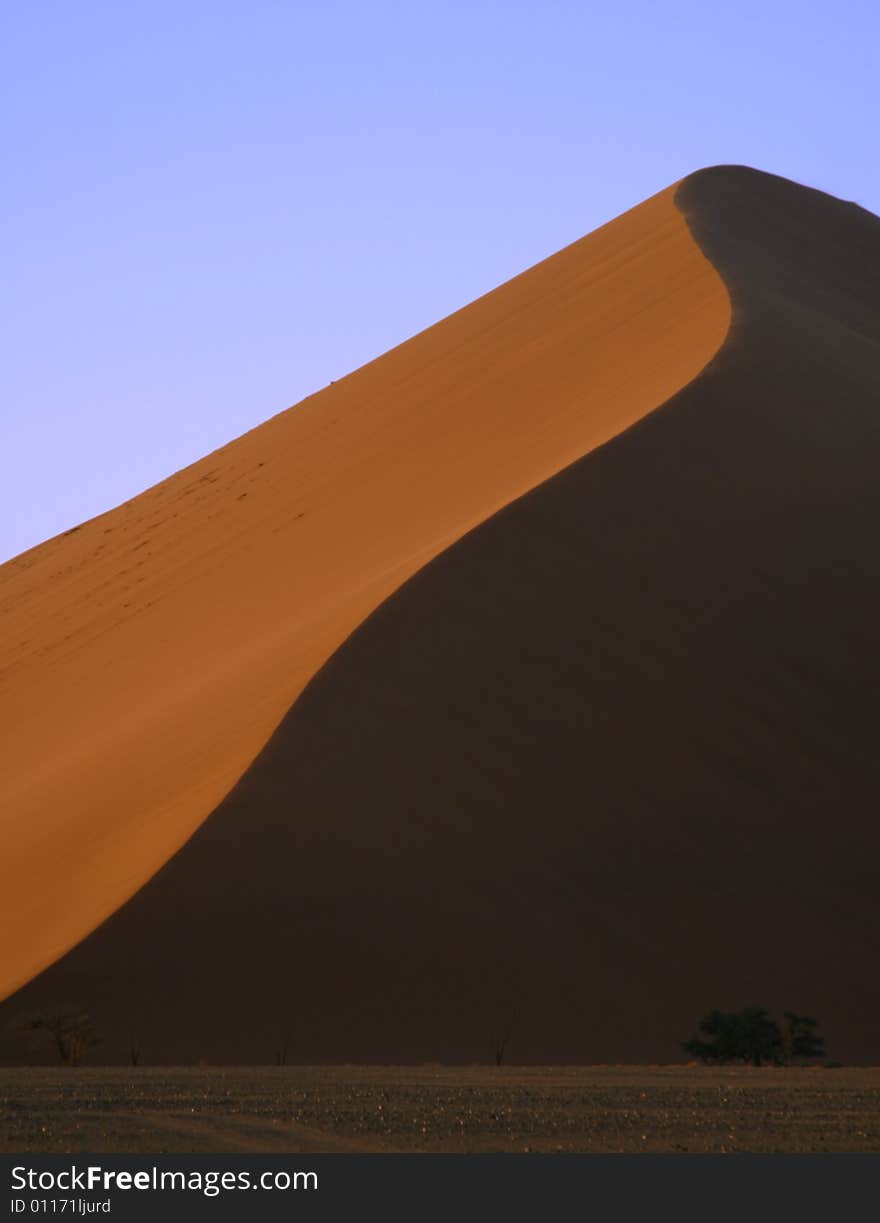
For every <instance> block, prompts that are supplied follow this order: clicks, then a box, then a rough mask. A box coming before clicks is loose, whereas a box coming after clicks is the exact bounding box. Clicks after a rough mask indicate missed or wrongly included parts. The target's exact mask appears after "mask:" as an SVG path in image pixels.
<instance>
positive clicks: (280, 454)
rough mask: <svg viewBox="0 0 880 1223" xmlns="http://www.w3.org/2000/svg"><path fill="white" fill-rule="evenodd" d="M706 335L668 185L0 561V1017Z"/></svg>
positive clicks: (686, 375) (703, 306)
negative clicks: (383, 639) (334, 670)
mask: <svg viewBox="0 0 880 1223" xmlns="http://www.w3.org/2000/svg"><path fill="white" fill-rule="evenodd" d="M729 321H730V303H729V298H728V295H727V292H726V290H725V288H724V285H723V283H722V281H721V279H720V278H719V276H718V274H717V272H716V271H715V270H714V268H713V267H712V265H711V263H710V262H709V261H708V260H707V259H706V258H705V256H704V255H703V254H702V253H701V251H700V249H699V247H698V245H697V244H696V242H695V241H694V239H693V237H692V235H691V234H690V231H689V230H688V227H687V225H686V223H685V221H684V219H683V218H682V216H681V214H680V213H679V211H678V210H677V209H676V207H675V204H674V189H672V188H671V189H669V190H667V191H664V192H661V193H660V194H659V195H657V196H655V197H653V198H652V199H650V200H648V201H646V202H645V203H643V204H641V205H640V206H639V207H638V208H635V209H633V210H632V211H631V212H629V213H627V214H626V215H624V216H622V217H620V218H618V219H617V220H616V221H614V222H612V223H611V224H609V225H607V226H604V227H603V228H602V229H600V230H597V231H596V232H595V233H593V234H591V235H589V236H588V237H586V238H584V239H582V240H581V241H579V242H576V243H574V244H573V245H572V246H570V247H568V248H567V249H566V250H564V251H561V252H560V253H559V254H557V255H554V256H552V257H551V258H550V259H548V260H546V261H545V262H543V263H541V264H539V265H537V266H536V267H534V268H532V269H530V270H529V271H527V272H525V273H523V274H522V275H521V276H518V277H516V278H515V279H514V280H512V281H510V282H508V283H507V284H505V285H503V286H502V287H501V288H499V289H496V290H495V291H493V292H492V293H490V294H488V295H487V296H485V297H483V298H481V299H479V300H478V301H476V302H474V303H472V304H471V305H470V306H468V307H466V308H465V309H464V310H461V311H459V312H458V313H457V314H454V315H452V316H450V317H449V318H448V319H445V320H444V321H442V322H440V323H438V324H436V325H435V326H433V327H431V328H429V329H428V330H427V331H425V332H423V333H421V334H420V335H418V336H416V337H414V338H413V339H411V340H409V341H407V342H406V343H405V344H403V345H401V346H400V347H399V348H397V349H394V350H393V351H392V352H390V353H388V354H386V355H385V356H383V357H381V358H379V359H378V360H377V361H374V362H372V363H371V364H370V365H367V366H365V367H364V368H362V369H360V370H358V371H356V372H355V373H353V374H351V375H349V376H348V377H346V378H344V379H342V380H341V381H339V382H337V383H335V384H333V385H331V386H330V387H328V388H327V389H325V390H324V391H322V392H320V393H319V394H317V395H314V396H312V397H311V398H309V399H308V400H306V401H304V402H303V403H301V404H299V405H298V406H297V407H295V408H292V409H290V410H288V411H287V412H284V413H282V414H281V415H279V416H277V417H275V418H274V419H273V420H271V421H269V422H267V423H266V424H265V425H262V426H260V427H259V428H257V429H255V430H254V431H253V432H251V433H249V434H247V435H245V436H244V437H242V438H239V439H238V440H237V441H235V442H233V443H231V444H230V445H229V446H227V447H225V448H223V449H221V450H218V451H217V452H216V453H214V454H212V455H209V456H208V457H207V458H206V459H204V460H202V461H201V462H199V463H197V464H195V465H194V466H192V467H189V468H187V469H186V470H185V471H182V472H179V473H178V474H177V475H175V476H173V477H171V478H170V479H169V480H166V481H165V482H163V483H162V484H159V485H157V486H156V487H154V488H152V489H150V490H148V491H147V492H145V493H143V494H142V495H141V496H139V497H136V498H135V499H134V500H132V501H130V502H128V503H127V504H125V505H123V506H120V507H119V508H118V509H116V510H113V511H112V512H110V513H108V514H105V515H103V516H102V517H100V518H97V519H94V520H93V521H91V522H88V523H85V524H84V525H83V526H81V527H79V528H75V529H74V530H73V531H72V532H68V533H67V534H66V535H64V536H60V537H58V538H56V539H53V540H51V541H50V542H48V543H46V544H44V545H42V546H40V547H38V548H35V549H33V550H32V551H30V552H28V553H25V554H24V555H23V556H21V557H19V558H17V559H16V560H15V561H12V562H10V563H8V564H7V565H4V566H3V567H2V568H0V833H2V838H3V853H2V858H0V940H2V945H0V997H2V996H4V995H5V994H8V993H9V992H10V991H12V990H13V989H15V988H16V987H17V986H19V985H20V984H22V982H24V981H26V980H27V979H29V978H30V977H32V976H33V975H34V974H35V973H37V972H38V971H39V970H40V969H42V968H43V967H44V966H45V965H46V964H48V963H50V962H51V961H52V960H54V959H56V958H57V957H58V956H59V955H61V954H62V953H63V952H65V951H66V950H67V949H68V948H69V947H71V946H72V945H73V944H74V943H76V942H77V941H78V940H79V939H81V938H82V937H83V936H84V935H85V934H87V933H88V932H89V931H90V930H92V929H93V928H94V927H95V926H96V925H97V924H98V923H99V922H100V921H101V920H103V919H104V918H105V917H106V916H107V915H108V914H109V913H110V912H112V911H113V910H114V909H116V908H117V907H118V906H119V905H120V904H121V903H123V902H124V901H125V900H126V899H127V898H128V897H129V896H130V895H131V894H132V893H133V892H134V891H135V890H136V889H137V888H138V887H139V886H140V885H141V884H143V883H144V882H145V880H147V879H148V878H149V877H150V876H151V875H152V874H153V873H154V872H155V871H156V870H157V869H158V868H159V867H160V866H162V864H163V863H164V862H165V861H166V860H167V859H168V858H169V857H170V856H171V855H172V854H173V853H174V852H175V851H176V850H177V849H178V848H179V847H180V845H181V844H183V843H184V842H185V841H186V839H187V837H189V835H190V834H191V833H192V831H193V830H194V829H195V828H196V827H197V826H198V825H199V823H200V822H201V821H202V820H203V819H204V818H205V817H206V816H207V815H208V814H209V813H210V812H211V811H212V810H213V809H214V808H215V807H216V806H217V804H218V803H219V802H220V801H221V799H222V798H223V797H224V795H226V794H227V793H228V792H229V790H230V788H231V787H232V785H233V784H234V783H235V781H236V780H237V779H238V778H239V776H240V775H241V774H242V773H243V771H244V770H245V769H246V768H247V766H248V765H249V764H250V763H251V761H252V760H253V759H254V757H255V756H256V755H257V753H258V752H259V751H260V749H261V748H263V747H264V746H265V744H266V742H267V740H268V738H269V736H270V735H271V734H272V732H273V731H274V729H275V728H276V727H277V725H278V724H279V722H280V721H281V719H282V718H283V716H284V714H285V713H286V712H287V710H288V709H289V708H290V706H291V704H292V703H293V702H294V700H295V699H296V697H297V695H298V694H299V693H300V692H301V690H302V688H303V686H304V685H305V683H306V682H307V681H308V680H309V678H310V677H311V676H312V675H313V674H314V673H315V672H316V671H317V670H318V669H319V667H320V666H321V665H322V664H323V663H324V662H325V661H326V659H327V658H328V657H329V656H330V655H331V654H332V652H333V651H334V649H335V648H336V647H337V646H338V645H339V644H340V642H341V641H343V640H344V639H345V637H346V636H347V635H348V634H349V633H350V632H351V631H352V630H353V629H354V628H356V627H357V625H358V624H359V623H360V622H361V621H362V620H363V619H364V618H365V617H366V616H367V615H368V614H369V613H370V612H371V611H372V610H373V609H374V608H375V607H376V606H377V605H378V604H379V603H381V602H382V600H383V599H384V598H385V597H386V596H387V595H388V594H390V593H391V592H392V591H393V590H394V589H395V588H397V587H398V586H399V585H400V584H401V583H402V582H403V581H405V580H406V578H407V577H409V576H410V575H411V574H412V573H414V572H415V571H416V570H417V569H418V568H419V567H420V566H422V565H424V564H425V562H426V561H428V560H429V559H430V558H431V557H433V556H435V555H436V554H437V553H438V552H440V551H442V550H443V549H444V548H445V547H447V546H448V545H449V544H450V543H451V542H452V541H454V540H455V539H457V538H459V537H460V536H461V535H463V534H464V533H465V532H466V531H468V530H469V529H470V528H472V527H473V526H474V525H476V524H478V523H480V522H481V521H483V520H485V519H486V518H487V517H488V516H490V515H491V514H492V513H494V512H495V511H496V510H498V509H499V508H500V507H501V506H503V505H505V504H507V503H508V502H510V501H511V500H513V499H515V498H517V497H518V496H520V495H521V494H522V493H523V492H524V491H526V490H527V489H529V488H532V487H534V486H535V485H537V484H540V483H541V482H542V481H544V480H545V479H547V478H548V477H549V476H550V475H552V474H553V473H555V472H558V471H559V470H560V469H562V468H564V467H565V466H566V465H568V464H569V463H571V462H572V461H573V460H574V459H577V458H578V457H580V456H581V455H583V454H584V453H586V452H587V451H589V450H591V449H592V448H593V447H595V446H596V445H598V444H600V443H602V442H604V441H606V440H607V439H608V438H609V437H611V436H612V435H614V434H615V433H618V432H619V431H620V430H622V429H624V428H626V427H627V426H628V425H630V424H632V422H633V421H635V420H637V419H638V418H639V417H641V416H643V415H644V414H645V413H646V412H650V411H652V410H653V409H654V408H656V407H657V406H658V405H659V404H661V403H662V402H663V401H664V400H665V399H666V398H668V396H669V395H671V394H673V393H674V392H675V391H676V390H677V389H678V388H679V387H680V386H682V385H683V384H684V383H686V382H687V381H689V380H690V379H691V378H693V377H694V376H695V375H696V374H697V373H698V372H699V370H700V369H701V368H702V367H703V366H704V365H705V364H706V362H707V361H709V360H710V359H711V357H712V356H713V354H714V353H715V352H716V351H717V349H718V347H719V346H720V344H721V343H722V341H723V339H724V336H725V334H726V331H727V327H728V325H729ZM297 818H298V817H297ZM248 836H249V833H248V832H247V830H246V829H245V828H243V829H242V830H241V837H242V838H243V839H245V840H246V839H247V837H248ZM254 848H256V847H254ZM266 849H267V852H269V853H271V852H274V850H280V851H281V852H284V847H283V846H276V847H274V849H273V847H271V846H267V847H266ZM244 886H245V889H247V887H248V885H247V884H245V885H244ZM254 886H258V884H257V881H254ZM251 899H253V897H251ZM186 920H187V924H188V925H193V926H195V925H197V924H198V923H199V921H200V920H201V915H200V913H199V909H198V907H197V906H196V905H194V906H193V907H192V909H190V910H188V912H187V919H186Z"/></svg>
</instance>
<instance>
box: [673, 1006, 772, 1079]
mask: <svg viewBox="0 0 880 1223" xmlns="http://www.w3.org/2000/svg"><path fill="white" fill-rule="evenodd" d="M682 1048H683V1049H684V1051H685V1053H689V1054H690V1055H691V1056H692V1057H696V1058H699V1060H700V1061H702V1062H707V1063H709V1064H716V1065H720V1064H724V1063H727V1062H746V1063H749V1062H750V1063H751V1064H752V1065H753V1066H762V1065H764V1064H765V1063H766V1062H769V1063H771V1064H774V1065H779V1064H780V1063H781V1062H782V1058H783V1041H782V1030H781V1028H780V1026H779V1024H778V1023H777V1022H776V1020H775V1019H774V1018H773V1016H772V1015H771V1014H770V1012H769V1011H768V1010H767V1008H766V1007H763V1006H747V1007H745V1008H744V1009H743V1010H741V1011H719V1010H713V1011H709V1012H708V1013H707V1014H705V1015H704V1016H703V1018H702V1019H701V1020H700V1023H699V1032H698V1035H696V1036H693V1037H691V1039H690V1040H688V1041H685V1043H684V1044H683V1046H682Z"/></svg>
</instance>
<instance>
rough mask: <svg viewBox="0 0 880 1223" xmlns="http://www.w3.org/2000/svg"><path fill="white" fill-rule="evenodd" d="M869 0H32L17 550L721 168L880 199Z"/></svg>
mask: <svg viewBox="0 0 880 1223" xmlns="http://www.w3.org/2000/svg"><path fill="white" fill-rule="evenodd" d="M878 46H880V5H878V4H877V3H876V0H838V2H837V3H835V4H831V3H829V2H828V0H821V2H816V0H812V2H811V0H806V2H805V0H783V2H776V0H760V2H756V0H741V2H739V3H728V2H727V0H721V2H720V3H716V4H710V3H707V0H666V2H664V3H662V4H661V3H659V2H658V0H615V2H613V3H602V4H593V3H591V2H590V0H555V2H554V0H542V2H541V3H540V4H538V3H534V2H533V3H519V2H517V0H489V2H481V0H467V2H460V0H445V3H444V4H442V5H441V4H432V5H428V4H420V3H416V2H414V0H409V2H406V3H404V2H400V3H382V2H381V0H379V2H376V3H365V2H364V0H358V2H355V0H322V3H320V4H314V3H309V4H306V3H296V2H294V0H287V2H282V0H249V2H248V3H244V2H238V3H233V2H231V0H173V2H171V0H126V2H125V3H120V2H119V0H107V2H105V3H94V2H91V0H80V2H79V3H75V4H74V3H71V2H70V0H54V2H44V0H28V2H25V0H17V2H16V0H12V2H11V3H9V4H7V5H5V6H3V8H2V12H0V48H2V49H0V66H2V71H0V148H2V162H0V165H2V172H3V180H4V181H3V190H2V194H0V209H2V222H3V225H2V235H3V237H2V240H3V244H4V248H5V249H4V255H3V281H4V288H5V291H4V293H3V295H2V305H0V313H2V318H0V322H2V330H3V361H2V364H0V560H2V559H5V558H8V557H10V556H12V555H14V554H16V553H18V552H20V551H22V550H23V549H25V548H27V547H30V546H31V545H32V544H35V543H37V542H38V541H40V540H42V539H45V538H47V537H49V536H51V535H53V534H55V533H57V532H58V531H61V530H64V529H65V528H67V527H70V526H72V525H73V524H75V523H77V522H80V521H82V520H83V519H85V518H87V517H90V516H92V515H94V514H97V513H100V512H102V511H103V510H106V509H109V508H110V507H111V506H113V505H115V504H118V503H119V502H120V501H123V500H125V499H126V498H128V497H130V496H132V495H134V494H135V493H137V492H139V491H140V490H141V489H143V488H145V487H147V486H148V485H150V484H152V483H155V482H156V481H157V480H159V479H161V478H162V477H163V476H166V475H168V474H170V473H171V472H172V471H174V470H176V469H178V468H180V467H182V466H183V465H185V464H186V463H188V462H191V461H193V460H195V459H197V458H199V457H200V456H201V455H202V454H205V453H207V452H208V451H210V450H212V449H214V448H215V447H217V446H219V445H222V444H223V443H224V442H227V441H229V440H230V438H232V437H234V436H236V435H238V434H239V433H242V432H243V431H245V430H246V429H248V428H250V427H252V426H253V425H256V424H258V423H259V422H260V421H262V420H265V419H266V418H267V417H269V416H271V415H273V414H274V413H276V412H278V411H280V410H281V409H283V408H285V407H287V406H289V405H290V404H292V403H294V402H296V401H297V400H299V399H301V398H302V397H303V396H305V395H307V394H309V393H310V392H311V391H314V390H316V389H318V388H319V387H321V386H323V385H324V384H326V383H327V382H329V381H330V379H331V378H338V377H340V376H341V375H343V374H345V373H347V372H348V371H350V370H352V369H354V368H355V367H357V366H358V365H361V364H363V363H364V362H365V361H367V360H369V359H370V358H372V357H374V356H377V355H378V354H380V353H381V352H383V351H385V350H386V349H387V348H389V347H391V346H392V345H394V344H396V343H398V342H400V341H401V340H403V339H405V338H406V337H407V336H410V335H412V334H413V333H414V332H416V331H419V330H421V329H422V328H423V327H426V326H428V325H429V324H430V323H432V322H435V321H436V320H437V319H439V318H442V317H443V316H444V315H445V314H448V313H449V312H450V311H451V310H454V309H456V308H458V307H459V306H462V305H464V304H466V303H467V302H468V301H470V300H472V299H473V298H474V297H476V296H478V295H479V294H481V293H483V292H486V291H487V290H489V289H491V288H493V287H494V286H495V285H497V284H499V283H501V282H502V281H504V280H506V279H508V278H509V277H510V276H512V275H514V274H516V273H517V272H519V271H522V270H523V269H524V268H525V267H528V266H529V265H530V264H532V263H534V262H536V261H537V260H539V259H541V258H543V257H544V256H546V255H548V254H550V253H552V252H553V251H554V250H557V249H558V248H559V247H561V246H564V245H566V244H567V243H569V242H571V241H573V240H574V239H575V238H578V237H580V236H581V235H582V234H584V233H587V232H588V231H589V230H591V229H594V228H595V227H596V226H597V225H600V224H602V223H603V222H605V221H608V220H610V219H611V218H612V217H614V216H616V215H617V214H618V213H620V212H622V211H624V210H625V209H627V208H629V207H631V206H632V205H634V204H636V203H637V202H638V201H639V200H641V199H644V198H645V197H646V196H648V195H651V194H653V193H654V192H655V191H658V190H660V189H661V188H663V187H665V186H667V185H668V184H669V183H671V182H673V181H675V180H676V179H677V178H680V177H681V176H682V175H684V174H687V173H689V172H690V171H692V170H695V169H697V168H699V167H700V166H704V165H711V164H715V163H719V162H741V163H746V164H749V165H753V166H757V167H758V168H760V169H764V170H770V171H773V172H775V173H778V174H783V175H785V176H787V177H789V178H794V179H796V180H798V181H799V182H804V183H808V184H810V185H812V186H817V187H821V188H822V189H824V190H826V191H830V192H832V193H833V194H835V195H841V196H843V197H845V198H847V199H854V200H856V201H857V202H858V203H860V204H862V205H864V206H865V207H867V208H870V209H871V210H872V211H874V212H880V163H878V158H877V131H878V128H880V105H878V100H880V89H878V81H880V62H878V61H880V56H878Z"/></svg>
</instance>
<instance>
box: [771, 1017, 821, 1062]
mask: <svg viewBox="0 0 880 1223" xmlns="http://www.w3.org/2000/svg"><path fill="white" fill-rule="evenodd" d="M784 1019H785V1023H784V1024H783V1027H782V1047H783V1055H784V1060H785V1062H786V1064H788V1063H790V1062H793V1061H794V1060H795V1059H800V1060H802V1061H809V1059H810V1058H814V1057H824V1056H825V1039H824V1037H822V1036H820V1035H819V1032H818V1031H817V1028H818V1026H819V1025H818V1022H817V1021H816V1020H815V1019H814V1018H813V1017H812V1015H796V1014H795V1013H794V1011H786V1012H785V1016H784Z"/></svg>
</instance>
